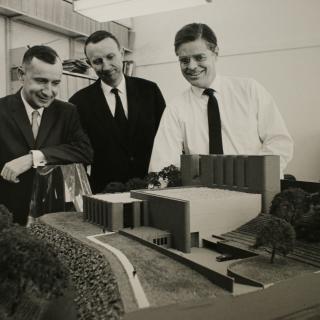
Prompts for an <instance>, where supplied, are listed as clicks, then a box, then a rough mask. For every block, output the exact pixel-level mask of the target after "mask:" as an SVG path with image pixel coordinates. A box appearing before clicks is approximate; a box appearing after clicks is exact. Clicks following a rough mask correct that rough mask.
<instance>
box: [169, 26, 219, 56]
mask: <svg viewBox="0 0 320 320" xmlns="http://www.w3.org/2000/svg"><path fill="white" fill-rule="evenodd" d="M198 39H203V40H205V41H206V43H207V46H208V49H210V50H211V51H213V52H215V51H216V50H217V47H218V43H217V37H216V35H215V33H214V32H213V30H212V29H211V28H210V27H208V26H207V25H206V24H204V23H190V24H187V25H185V26H184V27H183V28H181V29H180V30H179V31H178V32H177V33H176V36H175V39H174V50H175V53H176V54H177V51H178V49H179V47H180V46H181V45H182V44H184V43H187V42H191V41H195V40H198Z"/></svg>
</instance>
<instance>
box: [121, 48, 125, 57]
mask: <svg viewBox="0 0 320 320" xmlns="http://www.w3.org/2000/svg"><path fill="white" fill-rule="evenodd" d="M124 53H125V51H124V48H121V49H120V54H121V58H122V60H124Z"/></svg>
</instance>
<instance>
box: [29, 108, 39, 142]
mask: <svg viewBox="0 0 320 320" xmlns="http://www.w3.org/2000/svg"><path fill="white" fill-rule="evenodd" d="M39 116H40V113H39V111H38V110H34V111H32V120H31V127H32V132H33V137H34V139H35V140H36V139H37V135H38V131H39V123H38V117H39Z"/></svg>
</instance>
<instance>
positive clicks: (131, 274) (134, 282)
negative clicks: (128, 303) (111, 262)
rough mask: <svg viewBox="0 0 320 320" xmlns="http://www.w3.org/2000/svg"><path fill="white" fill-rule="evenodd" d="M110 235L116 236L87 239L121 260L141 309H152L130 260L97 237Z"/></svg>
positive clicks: (97, 235)
mask: <svg viewBox="0 0 320 320" xmlns="http://www.w3.org/2000/svg"><path fill="white" fill-rule="evenodd" d="M108 234H114V232H108V233H101V234H96V235H92V236H88V237H87V239H88V240H90V241H92V242H94V243H96V244H98V245H100V246H102V247H104V248H105V249H107V250H109V251H110V252H112V253H113V254H114V255H115V256H116V257H117V258H118V259H119V261H120V262H121V264H122V266H123V268H124V270H125V271H126V273H127V276H128V279H129V282H130V284H131V287H132V290H133V294H134V296H135V298H136V301H137V304H138V306H139V308H148V307H150V303H149V301H148V299H147V297H146V294H145V292H144V290H143V288H142V286H141V283H140V280H139V278H138V276H137V274H136V272H135V269H134V267H133V265H132V264H131V263H130V261H129V260H128V258H127V257H126V256H125V255H124V254H123V253H122V252H121V251H120V250H118V249H116V248H115V247H112V246H110V245H108V244H106V243H104V242H102V241H100V240H98V239H97V237H99V236H105V235H108Z"/></svg>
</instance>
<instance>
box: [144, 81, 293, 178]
mask: <svg viewBox="0 0 320 320" xmlns="http://www.w3.org/2000/svg"><path fill="white" fill-rule="evenodd" d="M210 87H211V88H212V89H214V90H215V91H216V92H215V97H216V98H217V100H218V104H219V111H220V117H221V131H222V132H221V133H222V143H223V151H224V154H228V155H238V154H242V155H265V154H275V155H280V168H281V175H282V172H283V170H284V168H285V167H286V165H287V163H288V162H289V161H290V160H291V158H292V154H293V141H292V138H291V137H290V135H289V133H288V130H287V128H286V126H285V123H284V121H283V119H282V117H281V115H280V112H279V111H278V108H277V106H276V104H275V102H274V100H273V98H272V97H271V95H270V94H269V93H268V92H267V91H266V90H265V89H264V88H263V87H262V86H261V85H260V84H259V83H258V82H257V81H255V80H253V79H246V78H236V77H222V76H216V78H215V80H214V82H213V83H212V85H211V86H210ZM203 91H204V89H201V88H197V87H193V86H192V87H190V88H189V89H187V90H186V91H185V92H183V93H182V94H181V95H179V96H178V97H176V98H175V99H174V100H173V101H172V102H171V103H169V104H168V105H167V107H166V109H165V111H164V113H163V115H162V119H161V122H160V126H159V129H158V132H157V135H156V138H155V141H154V146H153V151H152V156H151V160H150V166H149V171H150V172H152V171H156V172H158V171H160V170H161V169H163V168H164V167H166V166H168V165H171V164H173V165H175V166H177V167H180V155H181V154H182V152H183V151H184V152H185V153H186V154H208V153H209V129H208V116H207V103H208V99H209V97H208V96H206V95H202V93H203Z"/></svg>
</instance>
